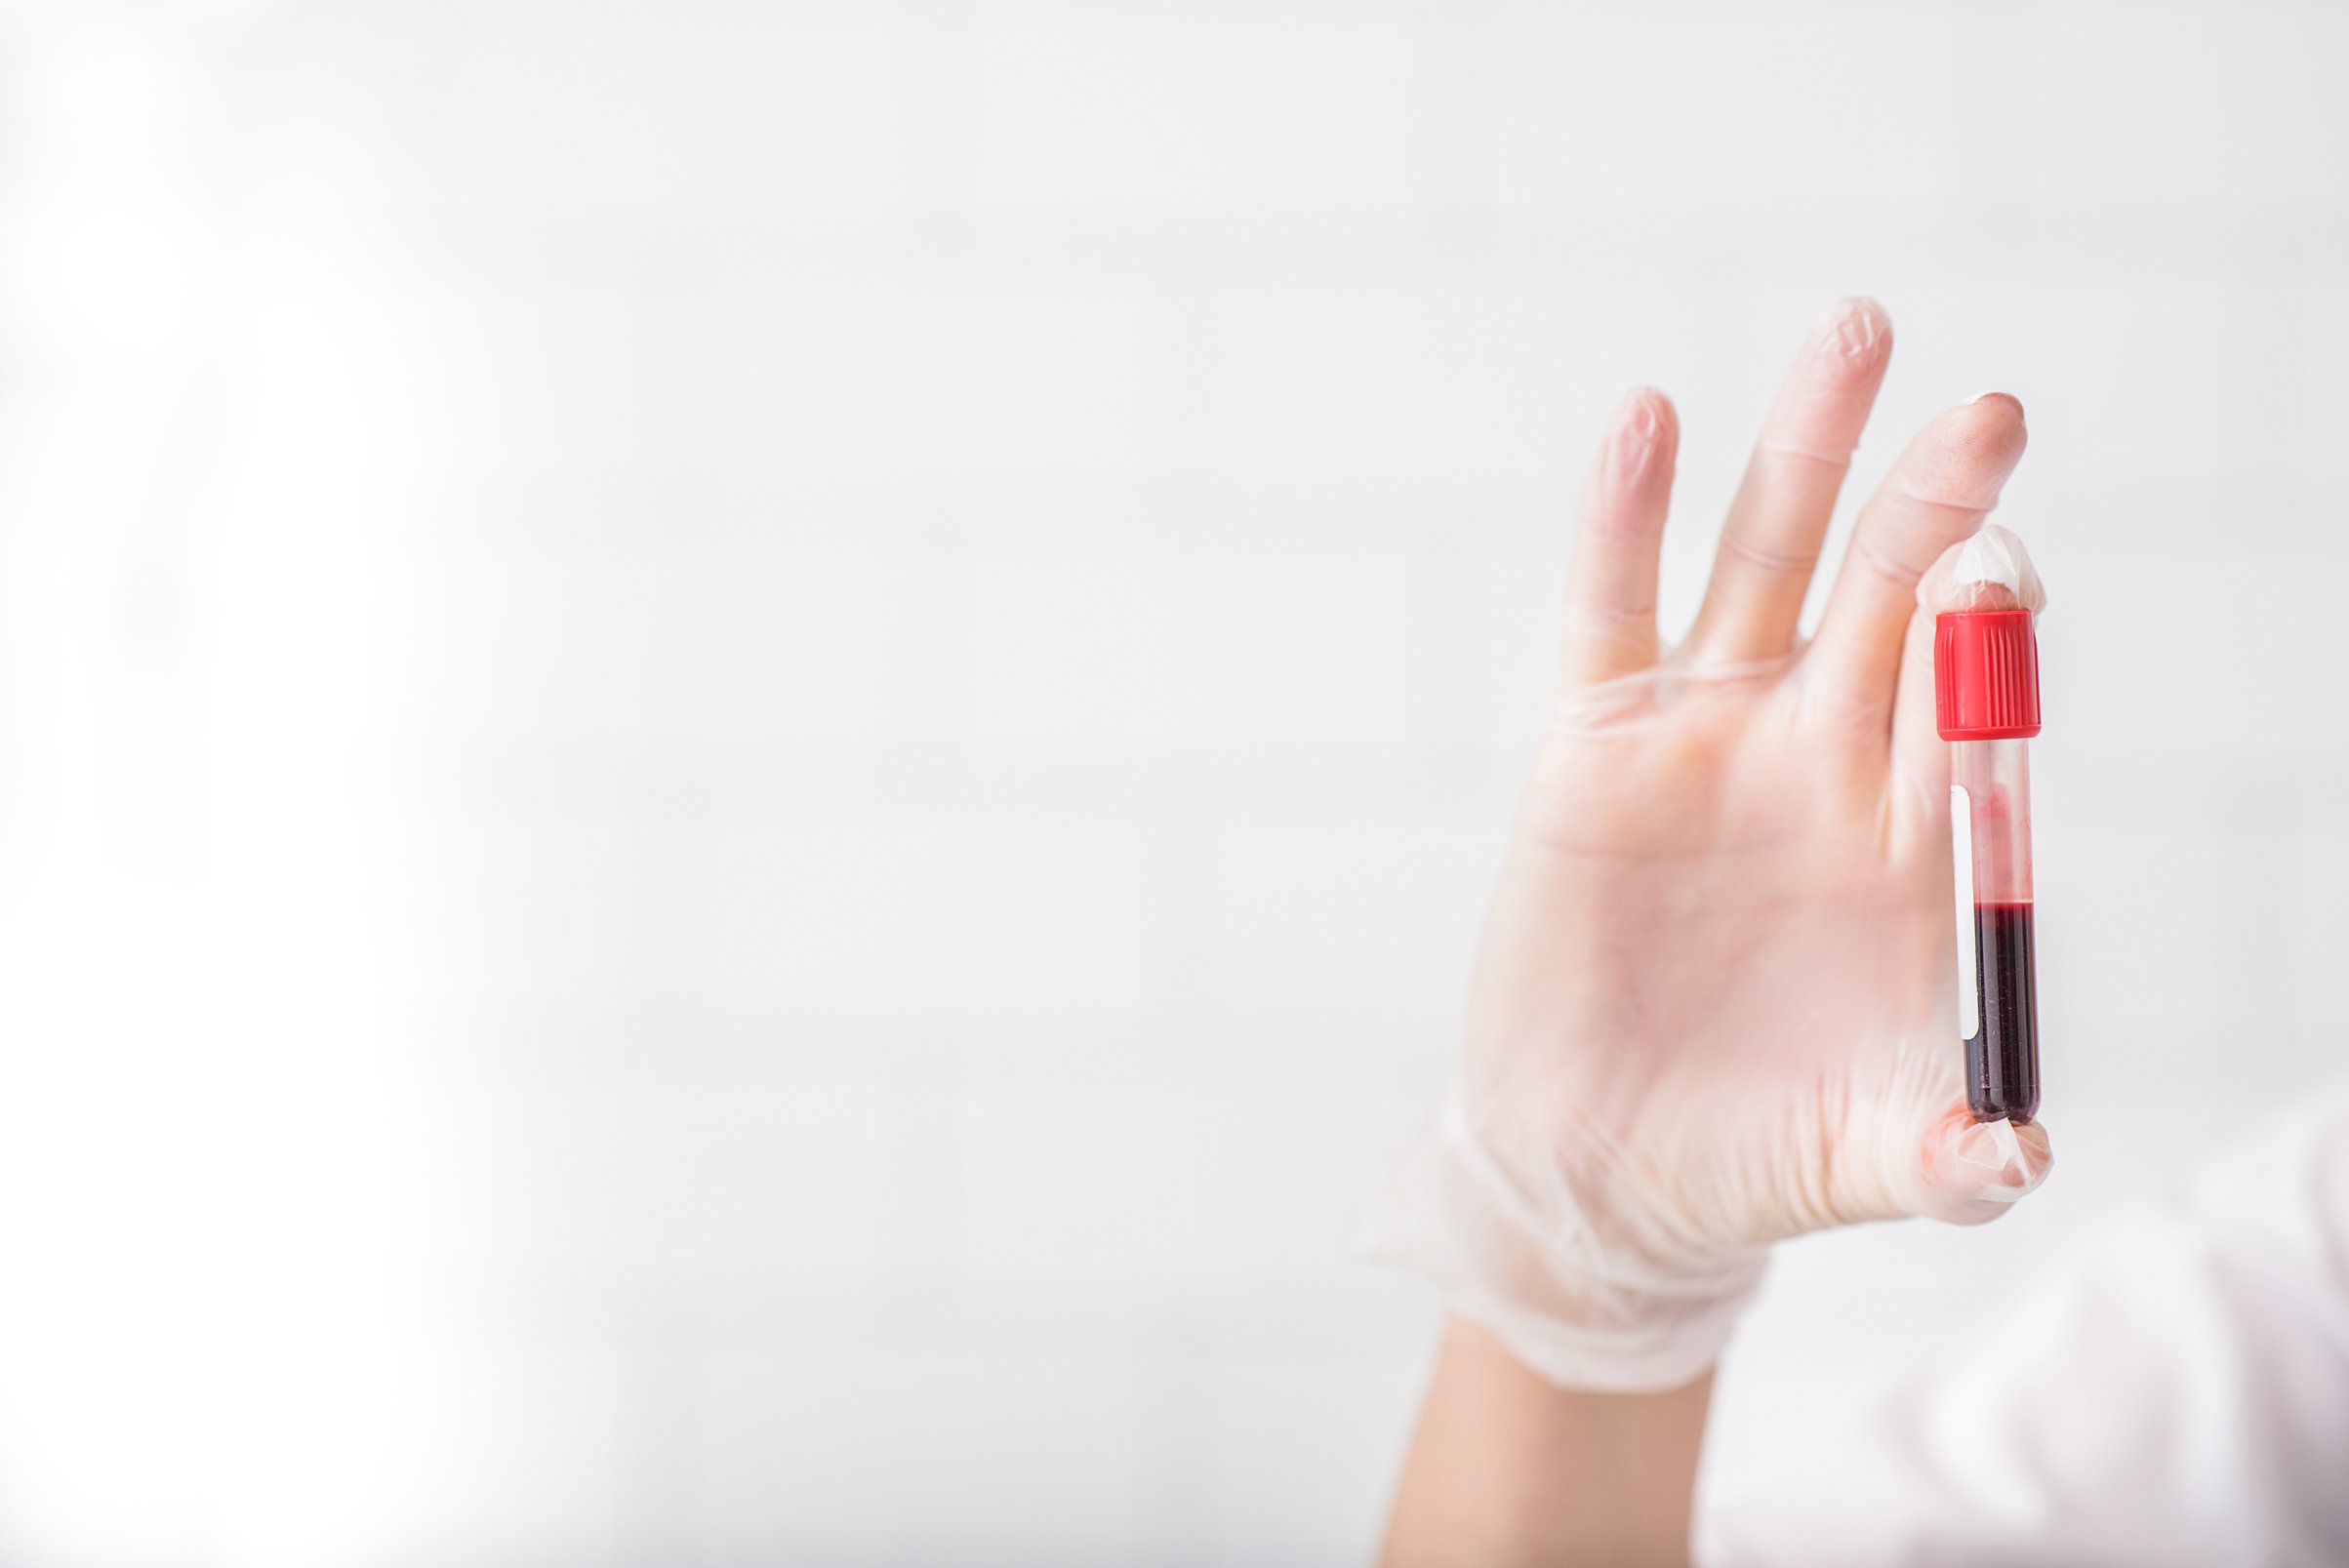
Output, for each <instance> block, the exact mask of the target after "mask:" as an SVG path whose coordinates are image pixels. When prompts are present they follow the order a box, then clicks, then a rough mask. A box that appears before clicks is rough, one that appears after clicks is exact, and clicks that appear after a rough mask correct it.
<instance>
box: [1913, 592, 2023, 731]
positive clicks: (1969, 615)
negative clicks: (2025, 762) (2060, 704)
mask: <svg viewBox="0 0 2349 1568" xmlns="http://www.w3.org/2000/svg"><path fill="white" fill-rule="evenodd" d="M1933 707H1934V711H1935V717H1936V718H1937V719H1938V720H1939V721H1940V726H1941V739H1943V740H1944V741H2012V740H2021V739H2024V738H2027V737H2029V736H2034V735H2037V734H2038V733H2039V637H2038V635H2037V633H2035V632H2034V631H2033V630H2032V629H2031V612H2030V611H2028V610H1972V611H1955V612H1952V613H1951V614H1948V615H1944V616H1938V617H1935V618H1934V622H1933Z"/></svg>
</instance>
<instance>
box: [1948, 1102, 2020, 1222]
mask: <svg viewBox="0 0 2349 1568" xmlns="http://www.w3.org/2000/svg"><path fill="white" fill-rule="evenodd" d="M1950 1168H1951V1172H1952V1174H1953V1175H1955V1176H1956V1177H1957V1178H1958V1179H1959V1184H1960V1185H1964V1184H1966V1183H1971V1184H1972V1186H1973V1188H1974V1195H1975V1196H1976V1197H1983V1198H1993V1199H1998V1200H2001V1201H2008V1202H2010V1201H2012V1200H2013V1199H2015V1198H2019V1197H2021V1196H2022V1195H2023V1194H2024V1193H2026V1192H2028V1191H2030V1190H2031V1188H2032V1187H2033V1186H2037V1185H2038V1181H2037V1178H2035V1177H2033V1176H2032V1174H2031V1168H2030V1163H2029V1161H2028V1160H2027V1159H2026V1158H2025V1157H2024V1154H2023V1146H2022V1144H2021V1142H2020V1141H2019V1140H2017V1139H2016V1137H2015V1135H2014V1125H2013V1123H2011V1122H2005V1121H1989V1122H1976V1123H1974V1124H1973V1125H1972V1126H1971V1127H1968V1128H1967V1129H1966V1130H1965V1131H1964V1132H1963V1133H1961V1134H1960V1135H1959V1136H1958V1141H1957V1142H1956V1143H1955V1144H1953V1145H1952V1146H1950Z"/></svg>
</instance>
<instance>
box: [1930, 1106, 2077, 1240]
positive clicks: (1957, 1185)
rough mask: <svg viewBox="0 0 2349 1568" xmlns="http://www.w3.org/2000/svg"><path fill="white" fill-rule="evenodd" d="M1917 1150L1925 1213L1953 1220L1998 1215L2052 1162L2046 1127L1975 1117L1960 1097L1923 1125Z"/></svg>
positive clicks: (2042, 1179)
mask: <svg viewBox="0 0 2349 1568" xmlns="http://www.w3.org/2000/svg"><path fill="white" fill-rule="evenodd" d="M1922 1152H1923V1155H1924V1205H1923V1207H1924V1213H1926V1214H1928V1215H1931V1216H1932V1217H1933V1218H1934V1219H1936V1220H1946V1221H1948V1222H1950V1223H1951V1224H1952V1225H1980V1224H1981V1223H1982V1222H1983V1221H1985V1220H1995V1219H1997V1218H1998V1217H1999V1216H2000V1215H2002V1214H2004V1213H2005V1212H2006V1210H2007V1209H2008V1208H2009V1207H2011V1206H2012V1205H2013V1204H2014V1202H2015V1200H2016V1199H2018V1198H2020V1197H2022V1196H2023V1194H2024V1193H2026V1192H2029V1191H2031V1190H2032V1189H2033V1188H2034V1187H2037V1186H2039V1185H2040V1184H2041V1183H2042V1182H2045V1180H2046V1179H2047V1173H2048V1172H2049V1171H2050V1170H2052V1169H2053V1168H2054V1166H2055V1154H2054V1150H2053V1149H2052V1148H2051V1147H2050V1146H2048V1143H2047V1129H2046V1128H2045V1126H2043V1125H2042V1124H2040V1123H2039V1122H2036V1121H2027V1122H2011V1121H1976V1120H1974V1119H1973V1115H1972V1113H1971V1112H1970V1111H1968V1110H1967V1109H1966V1108H1965V1103H1964V1101H1958V1102H1956V1103H1955V1104H1953V1105H1952V1106H1950V1107H1949V1108H1948V1109H1947V1110H1945V1111H1944V1112H1942V1114H1941V1116H1940V1117H1939V1118H1938V1119H1937V1120H1935V1121H1934V1122H1933V1123H1932V1125H1931V1126H1930V1127H1929V1128H1928V1129H1927V1131H1926V1133H1925V1137H1924V1149H1923V1151H1922Z"/></svg>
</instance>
